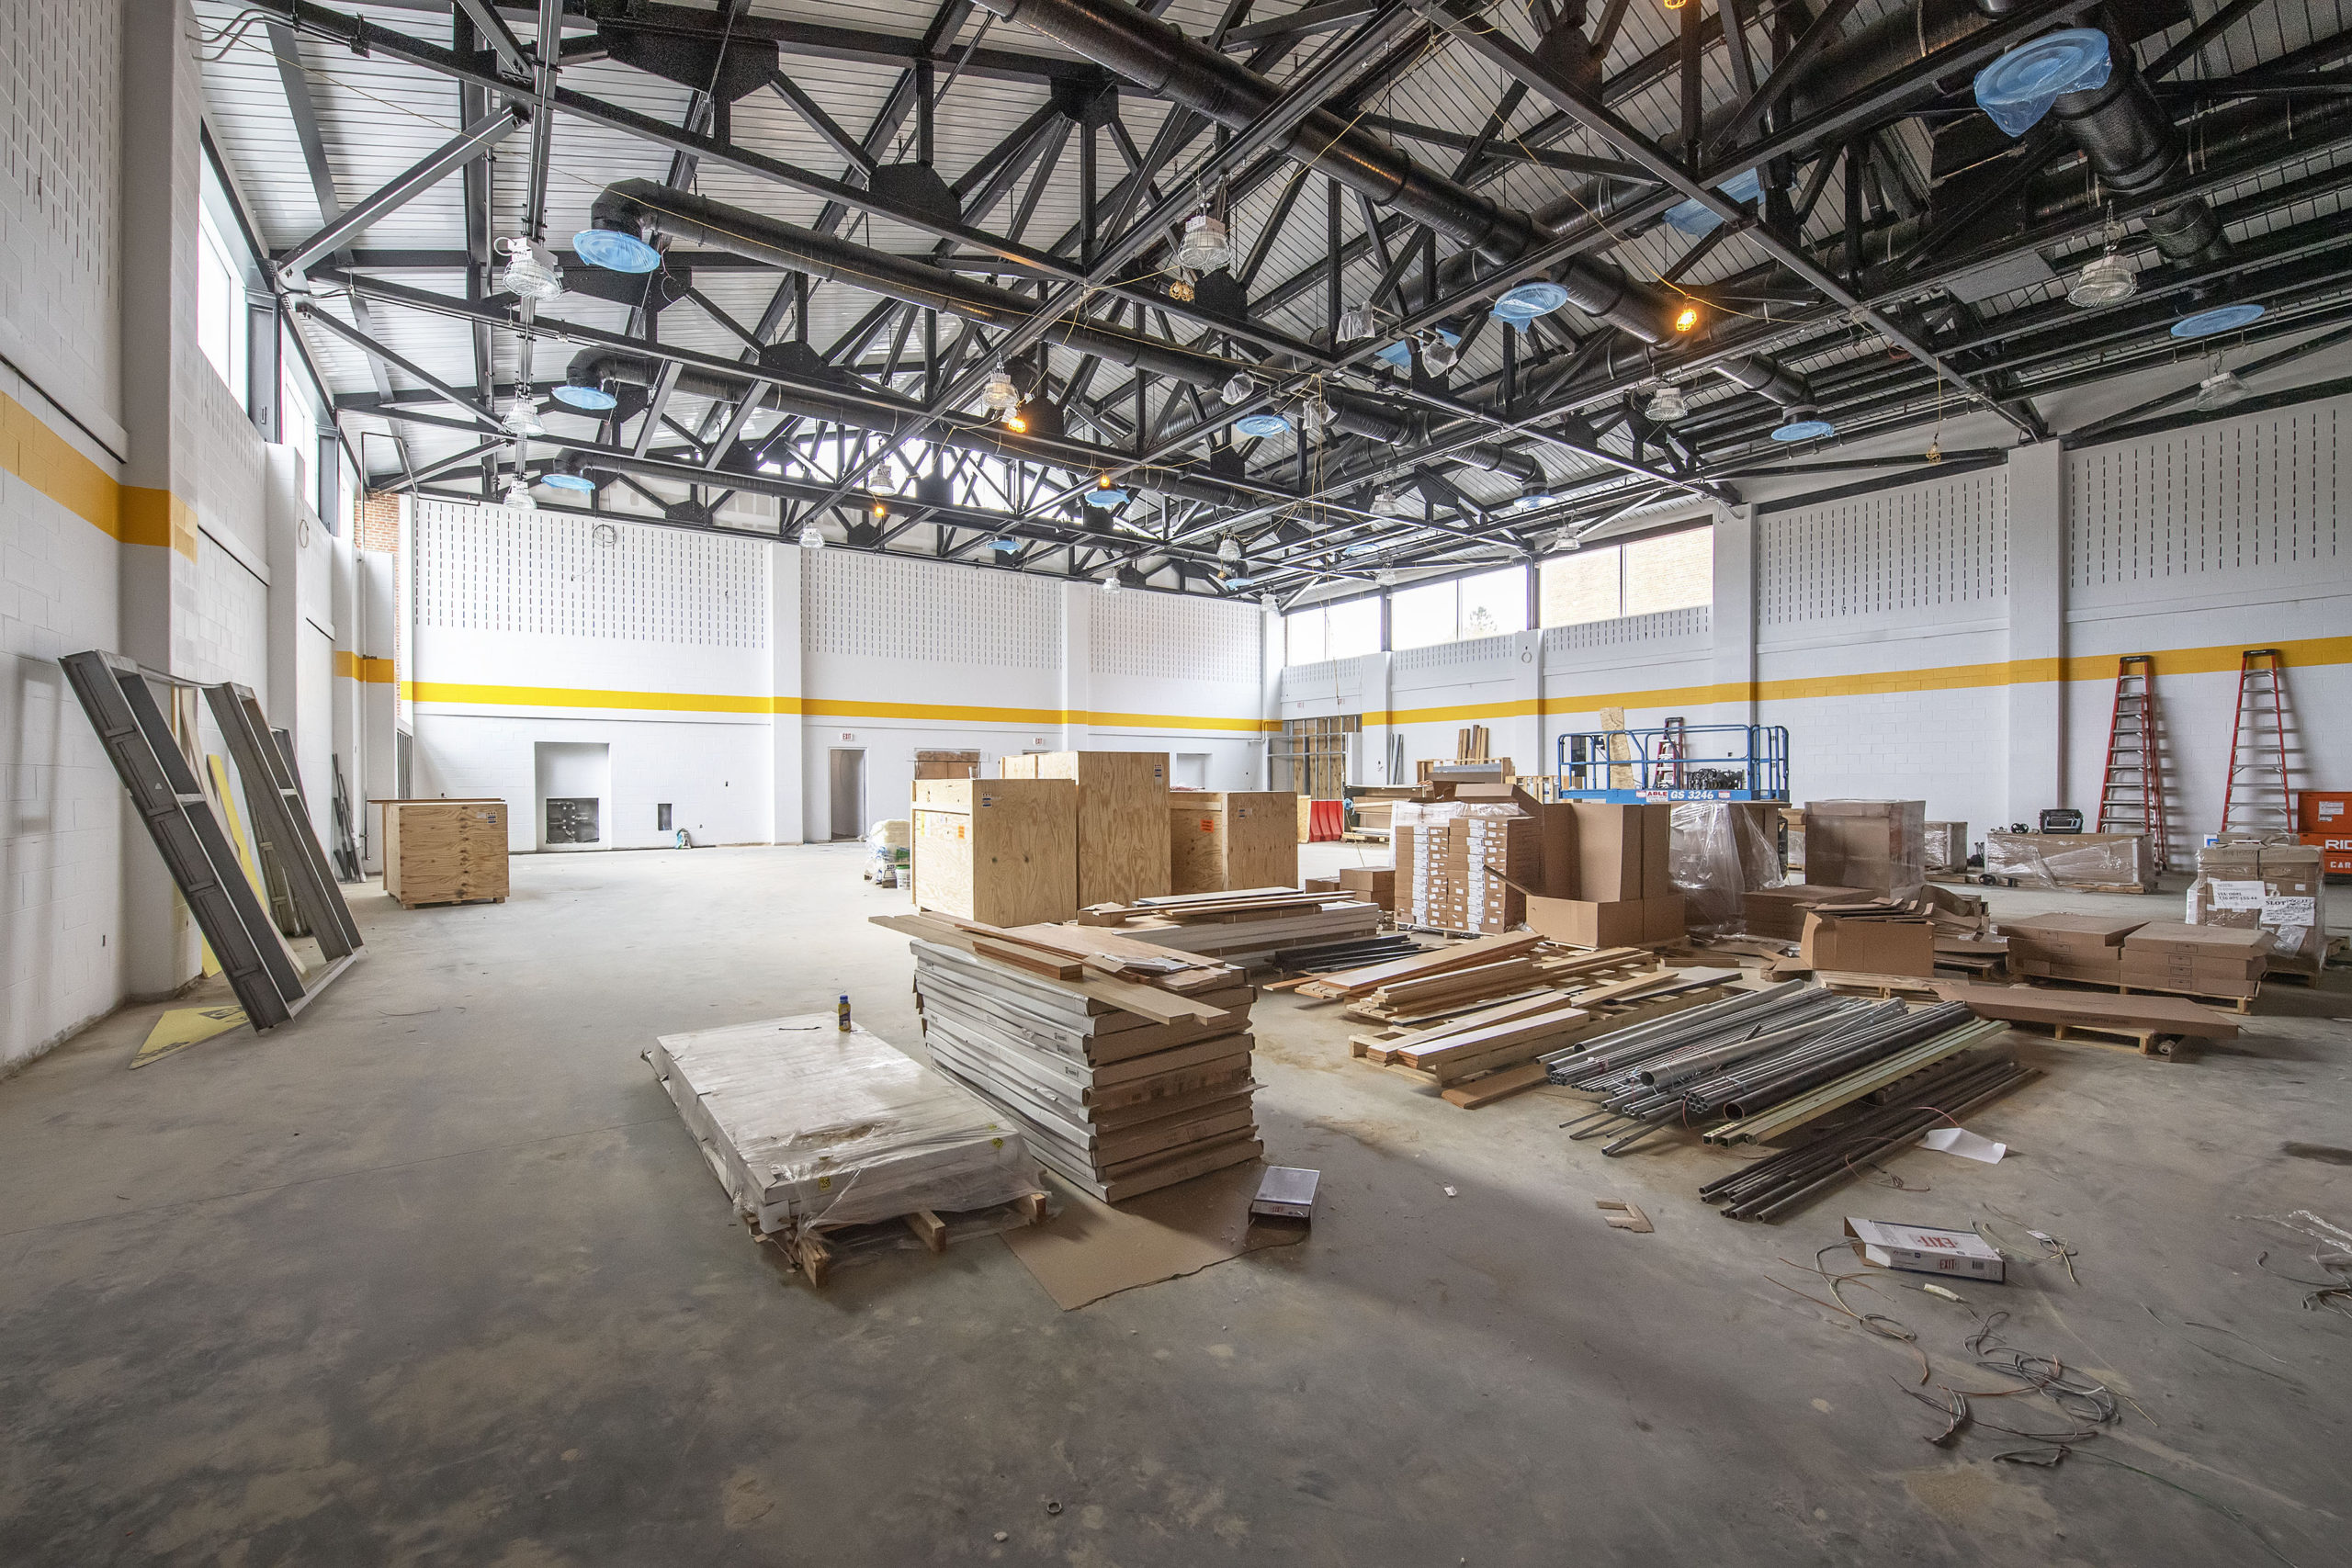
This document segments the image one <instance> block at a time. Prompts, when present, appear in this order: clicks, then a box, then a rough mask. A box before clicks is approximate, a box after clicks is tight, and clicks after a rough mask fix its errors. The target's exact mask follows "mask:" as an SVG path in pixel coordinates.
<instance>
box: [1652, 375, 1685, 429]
mask: <svg viewBox="0 0 2352 1568" xmlns="http://www.w3.org/2000/svg"><path fill="white" fill-rule="evenodd" d="M1642 417H1643V418H1644V419H1646V420H1648V421H1649V422H1650V423H1652V424H1672V423H1675V421H1677V420H1681V419H1688V418H1690V417H1691V405H1690V404H1689V403H1687V402H1684V401H1683V400H1682V389H1681V388H1679V387H1678V386H1676V385H1675V384H1674V383H1673V382H1671V381H1668V382H1667V383H1666V384H1664V385H1663V386H1661V387H1659V388H1658V389H1657V391H1655V392H1652V393H1651V394H1650V400H1649V402H1648V403H1647V404H1646V405H1645V407H1644V408H1643V410H1642Z"/></svg>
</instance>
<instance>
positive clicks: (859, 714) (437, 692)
mask: <svg viewBox="0 0 2352 1568" xmlns="http://www.w3.org/2000/svg"><path fill="white" fill-rule="evenodd" d="M401 696H403V697H407V698H410V699H412V700H413V701H416V702H420V703H448V704H453V705H461V706H469V707H540V708H616V709H627V710H632V711H639V712H660V713H741V714H798V715H800V716H803V717H807V718H864V719H916V720H921V721H923V722H926V723H935V724H1007V725H1021V726H1025V727H1030V728H1035V727H1040V726H1060V725H1064V724H1084V725H1089V726H1100V727H1102V728H1106V729H1223V730H1233V731H1238V732H1240V733H1245V734H1250V735H1255V734H1258V733H1260V732H1261V731H1262V730H1266V729H1280V728H1282V726H1281V724H1280V722H1279V721H1269V720H1265V719H1257V718H1221V717H1202V716H1193V715H1187V714H1156V713H1094V712H1081V711H1075V710H1073V711H1068V712H1066V711H1064V710H1062V709H1060V708H998V707H956V706H949V705H942V704H936V703H884V702H865V701H861V700H859V699H856V698H854V697H766V696H738V695H729V694H718V693H706V692H623V691H611V690H604V689H597V688H589V687H579V686H488V685H473V684H468V683H466V682H454V681H403V682H401Z"/></svg>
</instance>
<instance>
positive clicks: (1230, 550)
mask: <svg viewBox="0 0 2352 1568" xmlns="http://www.w3.org/2000/svg"><path fill="white" fill-rule="evenodd" d="M1216 558H1217V559H1219V560H1221V561H1223V562H1225V563H1226V564H1227V566H1239V565H1240V564H1241V541H1240V540H1238V539H1237V538H1235V537H1234V536H1232V535H1230V534H1227V536H1225V537H1224V538H1223V539H1220V540H1219V541H1217V547H1216Z"/></svg>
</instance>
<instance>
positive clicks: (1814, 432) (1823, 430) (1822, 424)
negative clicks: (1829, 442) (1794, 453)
mask: <svg viewBox="0 0 2352 1568" xmlns="http://www.w3.org/2000/svg"><path fill="white" fill-rule="evenodd" d="M1835 434H1838V427H1837V426H1836V425H1834V424H1832V423H1829V422H1828V421H1827V420H1826V419H1792V420H1791V421H1789V423H1786V424H1784V425H1782V426H1781V427H1780V428H1779V429H1778V430H1775V431H1774V432H1772V439H1773V440H1775V441H1811V440H1813V439H1814V438H1815V436H1820V435H1835Z"/></svg>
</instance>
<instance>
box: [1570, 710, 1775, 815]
mask: <svg viewBox="0 0 2352 1568" xmlns="http://www.w3.org/2000/svg"><path fill="white" fill-rule="evenodd" d="M1619 740H1622V741H1623V742H1624V744H1623V746H1617V745H1615V744H1614V742H1617V741H1619ZM1612 750H1623V752H1625V753H1626V755H1623V756H1617V757H1612V756H1611V754H1610V753H1611V751H1612ZM1555 761H1556V764H1557V768H1558V775H1559V776H1558V796H1559V798H1560V799H1562V800H1606V801H1615V802H1617V803H1618V804H1620V805H1627V806H1631V805H1638V804H1641V803H1644V802H1657V801H1673V800H1779V801H1785V800H1787V799H1788V798H1789V731H1788V728H1787V727H1786V726H1785V725H1779V724H1684V723H1682V722H1681V721H1680V720H1679V719H1668V720H1667V722H1666V724H1665V725H1664V727H1663V728H1657V729H1592V730H1585V731H1583V732H1581V733H1577V734H1569V735H1563V736H1561V737H1560V738H1559V740H1558V741H1557V742H1556V744H1555ZM1611 769H1623V770H1625V771H1627V772H1629V773H1631V774H1632V776H1633V786H1634V787H1632V788H1630V789H1623V788H1612V787H1611V784H1612V782H1613V781H1612V778H1611Z"/></svg>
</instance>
